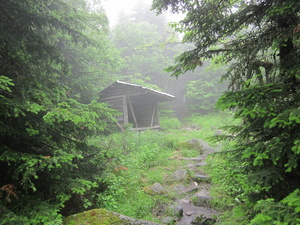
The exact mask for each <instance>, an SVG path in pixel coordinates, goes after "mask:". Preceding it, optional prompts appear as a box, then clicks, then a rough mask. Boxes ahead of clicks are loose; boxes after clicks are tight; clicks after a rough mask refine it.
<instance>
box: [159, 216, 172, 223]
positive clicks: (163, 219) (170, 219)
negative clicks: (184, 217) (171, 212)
mask: <svg viewBox="0 0 300 225" xmlns="http://www.w3.org/2000/svg"><path fill="white" fill-rule="evenodd" d="M160 221H161V223H162V224H173V223H174V222H175V219H174V218H173V217H170V216H167V217H164V218H162V219H161V220H160Z"/></svg>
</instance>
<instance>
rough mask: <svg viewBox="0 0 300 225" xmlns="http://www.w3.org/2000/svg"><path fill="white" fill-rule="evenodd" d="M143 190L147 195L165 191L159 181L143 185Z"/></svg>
mask: <svg viewBox="0 0 300 225" xmlns="http://www.w3.org/2000/svg"><path fill="white" fill-rule="evenodd" d="M143 190H144V192H145V193H146V194H148V195H163V194H166V193H167V191H166V189H165V188H164V187H163V186H162V185H161V184H160V183H155V184H153V185H151V186H148V187H144V188H143Z"/></svg>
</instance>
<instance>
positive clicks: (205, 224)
mask: <svg viewBox="0 0 300 225" xmlns="http://www.w3.org/2000/svg"><path fill="white" fill-rule="evenodd" d="M215 222H216V220H215V219H214V218H211V217H207V216H205V215H200V216H197V217H196V218H195V219H194V220H193V221H192V222H191V224H192V225H212V224H215Z"/></svg>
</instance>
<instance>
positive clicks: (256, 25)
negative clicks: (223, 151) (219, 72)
mask: <svg viewBox="0 0 300 225" xmlns="http://www.w3.org/2000/svg"><path fill="white" fill-rule="evenodd" d="M153 7H154V8H156V9H157V11H158V12H162V11H163V10H168V9H170V10H171V11H173V12H174V13H177V12H180V11H181V12H184V13H185V14H186V17H185V18H184V19H183V20H182V21H180V22H179V23H178V24H177V25H174V27H175V29H177V30H178V31H182V32H183V33H184V38H183V41H184V42H193V43H194V44H195V47H194V48H193V49H192V50H190V51H186V52H184V53H183V54H181V55H180V56H178V57H177V59H176V65H175V66H171V67H169V71H171V72H172V74H173V75H175V76H178V75H180V74H182V73H185V72H186V71H188V70H194V69H195V68H196V67H197V66H199V65H201V64H202V61H203V59H207V58H216V57H217V56H218V57H219V59H218V60H221V61H222V62H224V63H230V64H231V66H230V68H229V69H228V72H227V73H226V74H225V75H224V78H226V79H228V80H229V82H230V91H228V92H227V93H226V94H225V95H223V97H221V99H220V105H221V107H222V108H224V109H228V108H229V109H236V111H235V116H236V117H238V118H241V119H242V123H241V124H240V125H239V126H237V127H234V128H232V129H233V131H234V132H235V134H236V143H237V144H236V145H235V148H234V149H232V151H231V152H230V154H229V157H228V161H230V160H232V162H234V161H235V162H238V163H229V165H230V167H229V168H230V169H229V170H230V171H231V174H235V176H236V177H238V176H240V175H244V177H243V179H235V180H236V182H237V183H239V187H240V188H239V190H237V191H236V192H235V193H233V197H238V198H240V199H242V201H244V202H249V201H250V202H251V201H252V202H254V203H256V202H257V201H258V200H262V199H266V198H270V199H273V200H274V201H275V202H278V201H280V200H282V199H284V200H283V201H285V203H286V202H288V203H286V204H287V205H289V206H291V208H290V209H289V210H291V211H292V212H295V213H296V212H297V209H296V208H295V207H296V206H295V204H294V203H293V201H294V202H296V201H298V202H299V195H297V194H296V193H297V191H296V192H294V191H295V190H296V189H297V188H299V185H300V182H299V181H300V165H299V162H300V154H299V153H300V152H299V149H300V134H299V132H298V131H299V129H300V119H299V118H300V116H299V115H300V111H299V107H300V103H299V102H300V101H299V96H300V95H299V94H300V92H299V90H300V89H299V82H300V80H299V76H300V72H299V71H300V66H299V65H300V64H299V59H300V57H299V56H300V51H299V49H300V41H299V37H300V32H299V31H300V2H299V1H294V0H285V1H281V0H272V1H271V0H260V1H254V0H253V1H252V0H251V1H242V0H237V1H223V0H221V1H220V0H199V1H198V0H195V1H184V0H176V1H161V0H154V1H153ZM290 193H291V194H290ZM287 196H288V197H287ZM291 196H293V197H291ZM286 199H288V200H286ZM289 201H290V202H289ZM287 205H286V206H287ZM293 210H294V211H293ZM284 212H286V211H284ZM283 214H284V213H282V214H281V216H282V215H283ZM288 215H290V216H291V215H292V213H291V214H288ZM293 215H294V214H293ZM272 216H273V215H272ZM272 216H270V215H269V217H268V218H272ZM266 218H267V217H265V218H264V219H266ZM291 218H292V217H291ZM256 219H257V217H256ZM270 220H271V219H270ZM295 221H296V220H295ZM253 224H257V223H253Z"/></svg>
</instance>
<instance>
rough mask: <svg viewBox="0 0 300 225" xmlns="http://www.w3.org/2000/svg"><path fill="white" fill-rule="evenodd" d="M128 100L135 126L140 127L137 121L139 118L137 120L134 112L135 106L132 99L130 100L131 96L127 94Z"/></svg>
mask: <svg viewBox="0 0 300 225" xmlns="http://www.w3.org/2000/svg"><path fill="white" fill-rule="evenodd" d="M127 100H128V103H129V108H130V111H131V114H132V117H133V121H134V124H135V127H136V128H138V127H139V126H138V123H137V120H136V117H135V114H134V110H133V106H132V104H131V100H130V97H129V96H127Z"/></svg>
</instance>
